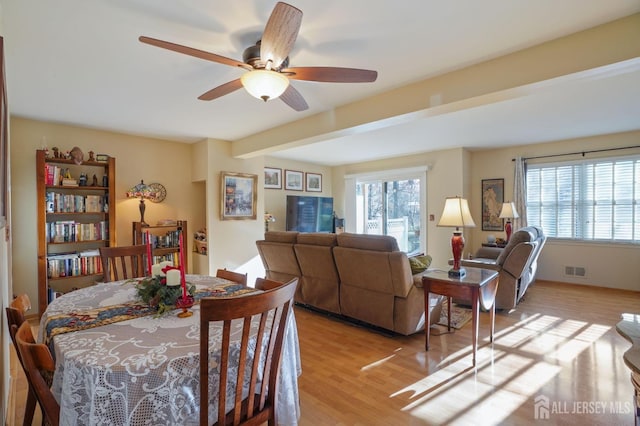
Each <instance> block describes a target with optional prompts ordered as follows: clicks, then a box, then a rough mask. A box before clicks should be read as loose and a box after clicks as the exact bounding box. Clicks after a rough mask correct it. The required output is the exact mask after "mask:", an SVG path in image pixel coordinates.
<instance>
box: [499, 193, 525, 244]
mask: <svg viewBox="0 0 640 426" xmlns="http://www.w3.org/2000/svg"><path fill="white" fill-rule="evenodd" d="M499 217H500V218H501V219H507V223H505V225H504V230H505V232H506V233H507V242H509V238H511V219H517V218H519V217H520V215H519V214H518V212H517V211H516V205H515V203H514V202H513V201H507V202H505V203H502V210H501V211H500V216H499Z"/></svg>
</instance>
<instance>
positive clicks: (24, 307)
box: [5, 293, 37, 426]
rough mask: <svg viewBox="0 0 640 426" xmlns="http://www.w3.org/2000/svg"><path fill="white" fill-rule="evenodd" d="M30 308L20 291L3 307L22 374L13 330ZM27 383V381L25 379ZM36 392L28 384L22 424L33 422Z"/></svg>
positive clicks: (26, 295) (28, 425)
mask: <svg viewBox="0 0 640 426" xmlns="http://www.w3.org/2000/svg"><path fill="white" fill-rule="evenodd" d="M29 309H31V300H30V299H29V295H28V294H26V293H22V294H20V295H18V296H16V297H15V298H14V299H13V300H12V301H11V303H10V304H9V306H7V307H6V308H5V312H6V314H7V327H8V328H9V335H10V336H11V341H12V342H13V346H14V347H15V348H16V354H17V355H18V361H20V365H21V366H22V370H23V371H24V374H25V375H26V374H27V370H26V369H25V367H24V362H23V361H22V357H21V356H20V352H19V351H18V344H17V343H16V337H15V331H16V330H18V327H20V326H21V325H22V323H24V322H26V320H25V317H24V315H25V313H26V312H27V311H28V310H29ZM12 325H13V326H15V327H14V330H12V327H11V326H12ZM27 383H29V381H28V380H27ZM36 402H37V399H36V394H35V393H34V390H33V388H32V386H31V384H29V391H28V392H27V401H26V402H25V406H24V421H23V423H22V424H23V425H24V426H31V423H32V422H33V415H34V413H35V411H36Z"/></svg>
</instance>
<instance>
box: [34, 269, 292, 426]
mask: <svg viewBox="0 0 640 426" xmlns="http://www.w3.org/2000/svg"><path fill="white" fill-rule="evenodd" d="M187 280H188V281H189V282H191V283H193V284H195V285H196V288H197V289H204V288H207V287H209V288H210V287H215V286H216V285H224V284H225V283H226V284H228V281H226V280H223V279H220V278H215V277H209V276H201V275H188V276H187ZM132 300H135V288H134V285H133V283H124V282H122V281H120V282H117V281H116V282H111V283H104V284H98V285H96V286H93V287H88V288H85V289H81V290H76V291H74V292H71V293H68V294H66V295H64V296H62V297H60V298H58V299H56V300H54V301H53V302H52V303H51V304H50V305H49V306H48V308H47V310H46V312H45V313H44V315H43V316H42V318H41V321H40V330H39V336H38V339H39V341H45V340H46V336H45V333H46V324H47V323H48V319H49V318H50V317H52V316H56V315H59V314H64V313H70V312H82V311H88V310H92V309H95V308H99V307H106V306H112V305H119V304H123V303H127V302H131V301H132ZM191 309H192V311H193V312H194V315H193V316H191V317H189V318H178V317H176V313H177V312H179V311H177V310H176V311H173V312H169V313H167V314H165V315H163V316H161V317H155V316H153V315H148V316H142V317H138V318H134V319H129V320H125V321H120V322H115V323H111V324H107V325H100V326H98V327H94V328H89V329H84V330H79V331H71V332H67V333H64V334H59V335H57V336H55V337H54V338H53V351H54V355H55V358H56V372H55V375H54V379H53V387H52V389H53V392H54V395H55V396H56V399H57V400H58V401H59V402H60V424H61V425H106V424H109V425H132V426H133V425H183V424H184V425H191V424H193V425H195V424H198V421H199V420H198V419H199V417H198V416H199V408H198V401H199V394H200V391H199V379H198V374H199V370H200V367H199V362H200V361H199V358H200V357H199V344H200V338H199V334H200V326H199V321H200V315H199V305H195V306H194V307H193V308H191ZM237 337H238V338H239V337H240V336H239V335H238V336H237ZM220 343H221V342H220V330H219V329H217V328H216V327H215V326H214V327H213V330H212V334H211V353H212V354H213V355H215V354H216V353H218V352H219V350H220ZM281 368H282V369H281V373H280V385H279V389H278V407H277V413H278V422H279V423H280V424H287V425H296V424H297V421H298V418H299V417H300V407H299V402H298V376H299V375H300V374H301V367H300V351H299V346H298V334H297V327H296V323H295V317H294V316H293V312H291V318H290V321H289V325H288V329H287V333H286V340H285V347H284V350H283V358H282V367H281ZM210 380H211V383H217V376H216V375H215V371H213V372H212V376H211V379H210ZM216 389H217V388H216ZM216 401H217V399H216V398H212V404H211V405H210V408H209V413H210V418H211V419H212V420H213V419H214V418H216V416H217V405H216V403H215V402H216Z"/></svg>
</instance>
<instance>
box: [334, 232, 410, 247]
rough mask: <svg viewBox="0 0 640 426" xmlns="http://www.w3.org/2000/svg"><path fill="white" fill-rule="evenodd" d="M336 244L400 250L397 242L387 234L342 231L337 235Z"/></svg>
mask: <svg viewBox="0 0 640 426" xmlns="http://www.w3.org/2000/svg"><path fill="white" fill-rule="evenodd" d="M337 239H338V245H339V246H340V247H345V248H354V249H362V250H372V251H387V252H389V251H400V249H399V248H398V242H397V241H396V239H395V238H394V237H391V236H389V235H367V234H352V233H350V232H344V233H342V234H339V235H338V238H337Z"/></svg>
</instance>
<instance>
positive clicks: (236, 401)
mask: <svg viewBox="0 0 640 426" xmlns="http://www.w3.org/2000/svg"><path fill="white" fill-rule="evenodd" d="M297 285H298V279H297V278H294V279H293V280H291V281H290V282H288V283H287V284H285V285H283V286H281V287H279V288H277V289H275V290H273V291H266V292H262V293H255V294H250V295H247V296H243V297H230V298H219V297H208V298H203V299H201V301H200V426H204V425H209V402H210V401H211V400H212V399H214V398H216V397H211V396H210V395H209V373H210V371H209V365H210V364H209V350H210V348H209V323H210V322H212V321H222V323H223V324H222V336H221V342H222V345H221V348H220V355H219V361H218V362H217V365H216V367H214V368H216V370H218V371H216V373H215V374H219V377H220V381H219V386H218V389H217V392H218V396H217V398H216V403H217V407H218V416H217V421H216V422H215V423H214V424H215V425H218V426H222V425H247V424H252V425H254V424H255V425H258V424H262V423H264V422H267V421H268V423H269V425H271V426H276V425H277V418H276V407H277V398H278V377H279V375H280V364H281V360H282V347H283V342H284V335H285V331H286V325H287V320H288V318H289V312H290V310H291V307H292V304H293V295H294V294H295V291H296V286H297ZM254 316H255V318H254ZM235 319H237V320H241V321H242V322H241V323H234V327H233V328H232V327H231V321H232V320H235ZM253 319H255V324H254V327H253V332H254V335H253V336H252V333H251V331H252V330H251V329H252V327H251V324H252V320H253ZM258 321H259V322H258ZM240 325H242V330H241V333H242V337H241V341H240V344H239V347H238V342H232V341H231V340H232V337H231V335H232V334H235V333H240V331H238V329H237V327H239V326H240ZM256 330H257V331H256ZM252 339H253V340H255V343H254V344H252V343H250V341H251V340H252ZM251 348H255V351H254V350H252V349H251ZM236 357H237V358H236ZM261 360H263V361H264V362H262V363H261V362H260V361H261ZM245 377H247V378H248V380H249V382H248V383H246V382H245ZM259 380H260V383H259V382H258V381H259ZM243 388H244V389H248V394H247V397H246V398H243V395H242V394H243V392H242V391H243ZM227 389H229V390H230V391H229V394H227ZM231 389H232V392H233V395H231ZM227 398H230V399H231V400H232V401H233V408H232V409H231V411H230V412H229V413H227V412H226V410H225V407H226V405H227Z"/></svg>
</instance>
